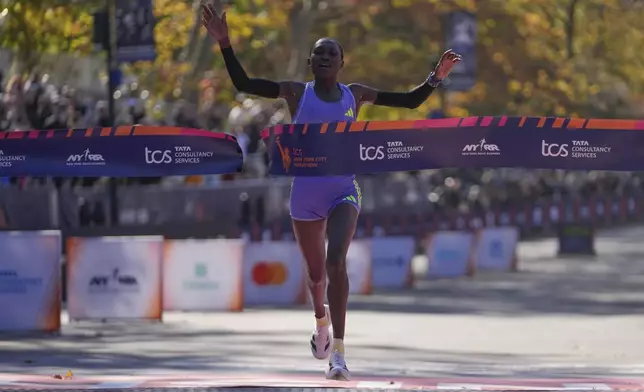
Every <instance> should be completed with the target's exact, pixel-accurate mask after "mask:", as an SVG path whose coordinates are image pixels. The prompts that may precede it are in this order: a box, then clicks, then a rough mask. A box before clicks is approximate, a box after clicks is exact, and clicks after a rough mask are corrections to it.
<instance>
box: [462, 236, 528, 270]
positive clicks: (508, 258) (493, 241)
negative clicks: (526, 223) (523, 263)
mask: <svg viewBox="0 0 644 392" xmlns="http://www.w3.org/2000/svg"><path fill="white" fill-rule="evenodd" d="M518 243H519V230H518V229H517V228H516V227H492V228H487V229H481V230H478V231H477V232H476V235H475V239H474V243H473V247H474V255H473V260H472V261H473V266H472V272H475V271H490V270H491V271H517V270H518V258H517V252H516V250H517V245H518Z"/></svg>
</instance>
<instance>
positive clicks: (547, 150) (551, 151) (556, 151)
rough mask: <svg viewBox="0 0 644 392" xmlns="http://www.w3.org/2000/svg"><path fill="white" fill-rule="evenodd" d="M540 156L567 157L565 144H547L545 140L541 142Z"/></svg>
mask: <svg viewBox="0 0 644 392" xmlns="http://www.w3.org/2000/svg"><path fill="white" fill-rule="evenodd" d="M541 155H543V156H544V157H561V158H565V157H567V156H568V145H567V144H554V143H552V144H548V143H546V141H545V140H542V141H541Z"/></svg>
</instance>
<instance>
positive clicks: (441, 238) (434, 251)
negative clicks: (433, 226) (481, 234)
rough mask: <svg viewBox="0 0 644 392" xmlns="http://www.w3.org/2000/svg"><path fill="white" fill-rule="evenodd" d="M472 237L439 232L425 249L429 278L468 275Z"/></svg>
mask: <svg viewBox="0 0 644 392" xmlns="http://www.w3.org/2000/svg"><path fill="white" fill-rule="evenodd" d="M472 246H473V235H472V234H469V233H464V232H458V231H439V232H436V233H434V234H433V235H432V238H431V240H430V242H429V246H428V247H427V257H428V259H429V268H428V272H427V275H428V277H430V278H446V277H457V276H463V275H466V274H467V273H468V270H469V267H470V261H471V251H472Z"/></svg>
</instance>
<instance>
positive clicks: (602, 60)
mask: <svg viewBox="0 0 644 392" xmlns="http://www.w3.org/2000/svg"><path fill="white" fill-rule="evenodd" d="M100 1H101V0H96V1H94V0H92V1H89V2H88V1H86V0H83V1H80V0H79V1H77V2H75V1H74V0H49V1H47V2H45V1H44V0H22V1H19V0H0V11H1V9H3V8H7V9H8V18H7V21H6V22H5V23H4V24H3V27H1V28H2V34H0V46H3V47H8V48H10V49H13V50H15V51H16V52H17V53H18V55H19V58H20V59H21V61H22V62H24V63H25V64H26V66H27V68H29V67H33V65H34V64H36V63H37V61H38V57H39V55H40V54H41V53H47V52H56V51H66V52H74V53H81V54H83V53H89V52H90V51H91V16H90V11H91V10H92V7H95V6H96V3H97V2H98V3H100ZM229 3H231V4H230V5H228V6H227V11H228V22H229V26H230V29H231V38H232V41H233V44H234V46H235V50H236V52H237V54H238V56H239V57H240V60H241V61H242V63H243V64H244V66H245V67H246V69H247V71H248V73H249V74H251V75H255V76H263V77H267V78H273V79H294V80H304V79H308V78H310V77H311V76H310V74H309V72H308V69H307V62H306V59H307V57H308V54H309V50H310V47H311V46H312V44H313V42H314V41H315V39H317V38H319V37H321V36H332V37H335V38H337V39H338V40H339V41H340V42H342V43H343V45H344V48H345V64H346V66H345V69H344V70H343V73H342V80H343V81H344V82H360V83H365V84H369V85H372V86H374V87H376V88H380V89H384V90H406V89H408V88H410V87H412V86H414V85H416V84H418V83H420V82H421V81H422V80H423V79H424V78H425V77H426V76H427V75H428V73H429V72H430V71H431V68H432V65H433V62H435V61H436V60H437V59H438V57H439V56H440V54H441V52H442V51H443V50H445V49H446V48H444V47H443V46H444V44H443V29H442V25H441V19H442V15H444V14H446V13H447V12H449V11H452V10H457V9H465V10H469V11H472V12H475V13H476V15H477V20H478V45H477V59H476V62H477V67H478V75H477V80H478V83H477V84H476V86H475V87H474V88H473V89H472V90H471V91H469V92H467V93H450V94H446V96H445V99H444V100H441V95H440V94H435V95H434V96H432V97H431V98H430V99H429V100H428V102H427V103H426V104H424V105H423V106H422V107H421V108H419V109H418V110H414V111H410V110H403V109H390V108H377V107H367V108H365V110H363V112H362V113H361V117H362V118H370V119H391V120H393V119H402V118H418V117H421V116H425V115H426V114H427V113H429V112H430V111H431V110H433V109H438V108H440V107H441V106H444V105H446V106H447V107H446V108H445V109H447V110H446V114H447V115H448V116H466V115H483V114H486V115H501V114H508V115H559V116H585V117H590V116H594V117H629V116H635V115H637V112H636V109H637V107H634V106H635V105H641V104H642V102H643V101H644V72H641V70H642V69H643V68H644V51H641V50H639V48H638V44H639V43H640V42H644V24H642V20H644V7H642V6H641V5H639V4H640V3H638V2H634V1H625V0H585V1H578V0H539V1H534V0H489V1H474V0H450V1H439V0H359V1H358V0H235V1H232V0H230V1H229ZM154 4H155V12H156V15H157V17H158V24H157V28H156V30H155V37H156V40H157V50H158V58H157V60H156V61H154V62H148V63H139V64H135V65H134V66H131V67H127V68H128V69H129V71H131V72H133V73H134V74H135V75H136V76H137V77H138V78H139V81H140V83H139V85H140V86H145V88H146V89H148V90H150V91H151V92H152V93H153V94H156V95H160V96H166V97H182V98H189V99H193V98H194V99H197V98H196V97H197V94H198V86H199V81H201V80H202V78H203V76H204V74H205V73H206V72H207V71H211V73H212V79H215V80H217V82H216V83H215V84H216V85H217V86H218V89H219V90H220V94H219V99H232V98H234V94H235V91H234V89H233V87H232V85H231V83H230V81H229V80H228V77H227V75H226V71H225V68H224V65H223V60H222V59H221V56H219V54H218V48H217V46H216V44H215V43H213V42H212V40H210V38H209V37H207V36H206V34H205V31H204V29H203V28H201V27H200V19H201V12H200V9H199V0H189V1H188V0H186V1H176V0H155V3H154ZM464 60H465V61H468V59H467V58H465V59H464ZM640 110H641V108H640Z"/></svg>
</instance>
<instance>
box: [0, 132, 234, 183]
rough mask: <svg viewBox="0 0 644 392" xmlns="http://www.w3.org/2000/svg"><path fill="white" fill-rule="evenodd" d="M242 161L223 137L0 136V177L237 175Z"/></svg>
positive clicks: (231, 139)
mask: <svg viewBox="0 0 644 392" xmlns="http://www.w3.org/2000/svg"><path fill="white" fill-rule="evenodd" d="M242 164H243V156H242V151H241V148H240V147H239V144H237V140H236V139H235V137H233V136H231V135H228V134H225V133H213V132H208V131H201V130H193V129H182V128H164V127H145V126H137V127H119V128H94V129H75V130H61V131H28V132H4V133H3V132H0V177H13V176H56V177H163V176H173V175H198V174H224V173H236V172H240V171H241V169H242Z"/></svg>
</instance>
